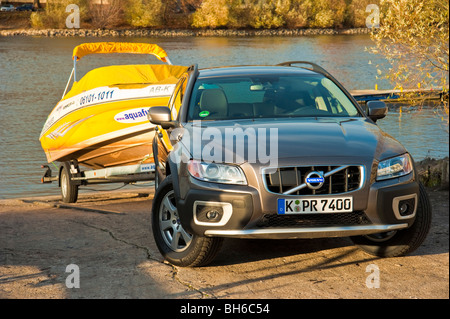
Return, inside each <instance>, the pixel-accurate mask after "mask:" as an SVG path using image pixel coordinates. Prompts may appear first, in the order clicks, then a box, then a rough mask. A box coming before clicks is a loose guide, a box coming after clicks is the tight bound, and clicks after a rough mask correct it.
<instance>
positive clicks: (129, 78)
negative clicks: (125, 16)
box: [62, 42, 187, 100]
mask: <svg viewBox="0 0 450 319" xmlns="http://www.w3.org/2000/svg"><path fill="white" fill-rule="evenodd" d="M108 53H133V54H151V55H154V56H155V57H157V58H158V59H159V60H160V61H163V62H167V63H170V60H169V58H168V56H167V53H166V52H165V51H164V50H163V49H162V48H160V47H159V46H158V45H156V44H149V43H127V42H93V43H84V44H81V45H79V46H77V47H75V48H74V50H73V57H72V59H73V60H74V63H76V61H78V60H80V59H81V58H82V57H84V56H86V55H88V54H108ZM186 69H187V68H186V67H185V66H175V65H167V64H154V65H151V64H142V65H111V66H106V67H100V68H97V69H93V70H91V71H89V72H88V73H86V75H85V76H83V78H82V79H80V81H75V82H74V83H73V85H72V88H71V89H70V91H69V92H67V94H65V95H64V97H63V98H62V100H65V99H68V98H71V97H73V96H75V95H78V94H80V93H82V92H85V91H88V90H91V89H94V88H97V87H102V86H109V87H112V86H115V87H117V86H119V87H127V88H138V87H140V86H145V85H148V84H156V83H159V84H164V83H167V84H168V83H176V82H177V79H178V78H179V77H180V76H181V75H182V74H183V73H184V72H185V71H186Z"/></svg>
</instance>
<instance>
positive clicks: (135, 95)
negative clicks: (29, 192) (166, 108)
mask: <svg viewBox="0 0 450 319" xmlns="http://www.w3.org/2000/svg"><path fill="white" fill-rule="evenodd" d="M105 53H137V54H151V55H154V56H156V58H158V59H159V60H161V61H162V62H165V63H166V64H142V65H112V66H106V67H101V68H97V69H94V70H91V71H89V72H88V73H87V74H86V75H85V76H84V77H83V78H81V79H80V80H79V81H77V78H76V63H77V61H78V60H80V59H81V58H82V57H84V56H86V55H88V54H105ZM73 61H74V66H73V69H72V73H71V75H70V77H69V81H68V82H67V86H66V89H65V91H64V94H63V96H62V99H61V101H59V102H58V104H57V105H56V106H55V108H54V109H53V110H52V112H51V113H50V115H49V116H48V119H47V121H46V122H45V124H44V127H43V129H42V132H41V135H40V138H39V140H40V142H41V146H42V148H43V149H44V151H45V154H46V157H47V161H48V162H49V163H51V162H54V161H58V162H62V163H63V164H64V163H65V166H66V167H67V169H66V171H68V172H64V167H65V166H64V165H61V169H60V171H59V175H58V176H56V177H54V178H52V177H51V172H47V173H46V175H44V178H43V180H42V182H51V181H52V180H53V181H55V180H59V182H60V185H61V186H62V187H64V185H63V181H62V178H63V177H64V176H62V174H64V173H67V174H66V175H68V176H67V178H69V181H70V182H71V183H70V185H72V184H78V185H82V184H83V183H84V184H86V182H80V181H79V180H81V179H82V178H83V176H84V174H83V173H81V171H80V170H79V169H78V164H80V165H83V166H86V167H88V168H91V169H105V168H113V167H119V166H120V167H122V166H129V165H141V164H146V163H152V162H153V157H152V155H151V154H152V147H151V145H152V140H153V136H154V134H155V126H154V125H152V124H150V123H149V121H148V119H147V113H148V109H149V108H150V107H152V106H161V105H168V101H169V98H170V96H171V94H172V92H173V90H174V88H175V84H176V82H177V81H178V79H179V77H180V76H181V75H182V74H183V73H184V72H185V71H186V70H187V67H184V66H175V65H172V64H171V62H170V60H169V58H168V56H167V53H166V52H165V51H164V50H163V49H162V48H160V47H159V46H157V45H155V44H147V43H125V42H97V43H85V44H81V45H79V46H77V47H75V48H74V50H73ZM72 79H73V85H72V87H71V89H70V90H69V91H68V87H69V85H70V83H71V81H72ZM70 165H71V166H72V167H70ZM45 167H47V168H48V166H45ZM140 169H141V170H142V167H140ZM48 170H49V169H48ZM70 171H71V172H72V173H70ZM74 177H78V181H77V182H74ZM70 185H69V184H68V185H67V186H70ZM63 191H64V190H63ZM63 198H64V194H63ZM75 200H76V198H75ZM71 201H73V199H72V200H71Z"/></svg>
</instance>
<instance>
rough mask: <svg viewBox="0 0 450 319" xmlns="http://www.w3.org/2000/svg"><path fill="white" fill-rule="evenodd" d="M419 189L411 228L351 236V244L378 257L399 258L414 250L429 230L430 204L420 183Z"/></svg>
mask: <svg viewBox="0 0 450 319" xmlns="http://www.w3.org/2000/svg"><path fill="white" fill-rule="evenodd" d="M419 189H420V191H419V201H418V207H417V211H416V216H415V220H414V223H413V224H412V225H411V227H409V228H407V229H402V230H397V231H392V232H386V233H381V234H373V235H365V236H353V237H350V239H351V240H352V241H353V243H354V244H356V245H357V246H358V247H359V248H361V249H362V250H364V251H365V252H367V253H369V254H371V255H375V256H378V257H399V256H404V255H407V254H409V253H411V252H413V251H414V250H416V249H417V248H418V247H419V246H420V245H421V244H422V243H423V241H424V240H425V238H426V236H427V234H428V232H429V230H430V226H431V216H432V209H431V203H430V200H429V198H428V195H427V193H426V190H425V187H424V186H423V185H422V184H421V183H420V184H419Z"/></svg>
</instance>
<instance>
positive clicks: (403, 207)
mask: <svg viewBox="0 0 450 319" xmlns="http://www.w3.org/2000/svg"><path fill="white" fill-rule="evenodd" d="M408 209H409V206H408V204H406V203H403V204H400V208H399V211H400V215H402V216H405V215H406V213H407V212H408Z"/></svg>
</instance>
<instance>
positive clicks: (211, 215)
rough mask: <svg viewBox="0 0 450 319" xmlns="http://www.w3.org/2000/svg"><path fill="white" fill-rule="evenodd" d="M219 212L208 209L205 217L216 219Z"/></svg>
mask: <svg viewBox="0 0 450 319" xmlns="http://www.w3.org/2000/svg"><path fill="white" fill-rule="evenodd" d="M219 214H220V213H219V212H218V211H217V210H209V211H207V212H206V218H208V219H210V220H211V219H216V218H217V217H219Z"/></svg>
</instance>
